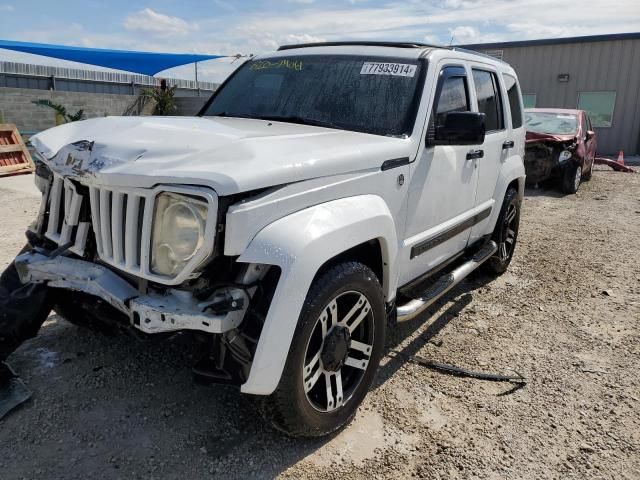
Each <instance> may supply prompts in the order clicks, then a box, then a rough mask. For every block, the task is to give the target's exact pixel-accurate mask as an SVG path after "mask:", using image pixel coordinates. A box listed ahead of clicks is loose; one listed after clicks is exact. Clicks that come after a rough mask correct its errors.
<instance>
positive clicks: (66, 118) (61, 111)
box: [31, 100, 84, 123]
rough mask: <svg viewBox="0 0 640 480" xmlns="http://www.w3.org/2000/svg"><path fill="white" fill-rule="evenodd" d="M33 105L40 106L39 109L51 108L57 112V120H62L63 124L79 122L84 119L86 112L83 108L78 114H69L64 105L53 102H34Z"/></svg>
mask: <svg viewBox="0 0 640 480" xmlns="http://www.w3.org/2000/svg"><path fill="white" fill-rule="evenodd" d="M31 103H33V104H34V105H38V106H39V107H48V108H51V109H52V110H54V111H55V112H56V118H61V119H62V120H63V122H61V123H69V122H77V121H78V120H82V119H83V118H84V110H83V109H82V108H81V109H80V110H78V111H77V112H76V113H69V112H67V109H66V108H65V107H64V106H63V105H59V104H57V103H53V102H52V101H51V100H34V101H33V102H31Z"/></svg>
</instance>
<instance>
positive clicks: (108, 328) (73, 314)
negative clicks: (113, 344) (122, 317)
mask: <svg viewBox="0 0 640 480" xmlns="http://www.w3.org/2000/svg"><path fill="white" fill-rule="evenodd" d="M65 293H67V292H59V293H58V297H59V296H61V295H64V294H65ZM53 309H54V310H55V312H56V313H57V314H58V315H60V316H61V317H62V318H64V319H65V320H66V321H67V322H69V323H71V324H73V325H75V326H77V327H80V328H86V329H88V330H91V331H93V332H99V333H102V334H104V335H109V336H111V335H115V334H116V333H117V332H118V329H117V328H116V326H115V324H114V323H113V322H111V323H107V322H104V321H101V320H100V318H98V317H96V316H93V315H91V314H89V313H88V312H87V311H86V310H84V309H83V308H80V307H77V306H75V305H73V303H71V302H70V301H68V300H63V301H60V299H59V298H58V299H56V304H55V305H54V306H53Z"/></svg>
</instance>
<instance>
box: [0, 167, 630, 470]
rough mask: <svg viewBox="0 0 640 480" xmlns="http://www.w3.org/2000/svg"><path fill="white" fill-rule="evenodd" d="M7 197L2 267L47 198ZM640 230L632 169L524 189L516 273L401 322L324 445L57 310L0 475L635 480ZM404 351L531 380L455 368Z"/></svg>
mask: <svg viewBox="0 0 640 480" xmlns="http://www.w3.org/2000/svg"><path fill="white" fill-rule="evenodd" d="M0 205H2V206H3V208H2V209H1V210H0V225H2V238H1V239H0V241H1V242H2V243H1V245H2V248H0V266H1V267H3V268H4V266H6V264H7V263H8V262H9V261H10V260H11V258H12V257H13V255H14V254H15V253H16V252H17V251H18V250H19V249H20V247H21V246H22V244H23V238H24V237H23V235H22V231H23V230H24V229H25V227H26V226H27V224H28V223H29V222H30V221H31V219H32V218H33V217H34V216H35V212H36V208H37V199H36V198H34V197H31V196H27V195H21V194H17V193H15V192H9V191H7V190H3V189H2V187H1V185H0ZM639 239H640V175H629V174H619V173H613V172H610V171H596V172H595V174H594V178H593V180H592V181H591V182H589V183H585V184H583V185H582V186H581V188H580V191H579V192H578V194H577V195H575V196H562V195H560V194H557V193H555V192H553V191H551V190H545V191H540V190H536V191H533V190H532V191H528V192H527V196H526V198H525V201H524V210H523V217H522V224H521V230H520V238H519V244H518V247H517V251H516V257H515V259H514V261H513V263H512V265H511V268H510V269H509V271H508V272H507V273H506V274H504V275H503V276H502V277H500V278H499V279H497V280H495V281H489V280H488V279H486V278H482V277H480V276H475V277H474V278H471V279H470V280H469V281H467V282H465V283H464V284H463V285H461V287H460V288H458V289H457V290H456V291H455V293H454V294H452V295H449V296H448V297H447V298H446V299H445V300H443V301H441V302H440V303H438V304H437V305H436V306H434V307H433V308H432V309H431V310H430V311H429V312H427V313H428V314H427V315H424V316H423V317H422V318H420V319H416V320H414V321H412V322H410V323H409V324H404V325H402V326H400V327H398V328H397V329H396V330H395V331H394V333H393V336H392V338H390V339H389V351H390V354H389V355H388V356H387V357H386V358H385V360H384V361H383V366H382V367H381V370H380V374H379V376H378V379H377V382H376V386H375V388H374V389H373V391H372V392H371V393H370V394H369V396H368V397H367V399H366V401H365V403H364V404H363V406H362V407H361V408H360V411H359V413H358V415H357V417H356V419H355V420H354V422H353V423H352V424H351V425H350V426H349V427H348V428H346V429H345V430H344V431H342V432H341V433H340V434H338V435H336V436H334V437H333V438H330V439H323V440H314V441H308V440H291V439H287V438H283V437H282V436H280V435H279V434H277V433H275V432H273V431H272V430H271V429H270V428H269V427H268V426H266V425H264V424H263V423H262V421H261V420H260V419H259V418H258V417H257V416H256V414H255V413H254V410H253V408H252V402H251V401H250V399H249V398H247V397H244V396H241V395H240V394H239V393H238V391H237V390H236V389H234V388H230V387H201V386H196V385H194V384H193V383H192V380H191V374H190V370H189V367H188V356H187V349H186V346H185V345H184V344H183V343H182V342H180V341H174V342H170V343H154V344H141V343H139V342H137V341H136V340H134V339H132V338H128V337H116V338H109V337H105V336H102V335H100V334H97V333H93V332H90V331H87V330H83V329H79V328H77V327H74V326H72V325H70V324H69V323H67V322H66V321H65V320H63V319H62V318H60V317H58V316H55V315H52V316H51V317H50V318H49V319H48V321H47V322H46V323H45V325H44V327H43V329H42V331H41V335H40V336H39V337H37V338H35V339H33V340H31V341H29V342H27V343H26V344H25V345H23V346H22V347H21V348H20V349H19V350H18V351H17V352H16V353H15V354H14V355H13V356H12V357H11V363H12V364H13V366H14V367H15V368H16V369H17V370H18V371H19V372H20V373H21V374H22V376H23V378H24V380H25V381H26V382H27V383H28V384H29V386H30V388H31V389H32V390H33V392H34V396H33V400H32V401H31V402H30V403H28V404H27V405H25V406H24V407H23V408H21V409H20V410H17V411H15V412H14V413H12V414H11V415H10V416H8V417H6V418H5V419H4V420H3V421H0V472H1V473H0V477H2V478H3V479H6V480H9V479H14V478H15V479H18V478H28V479H38V478H43V479H54V478H64V479H85V478H105V479H116V478H127V479H130V478H167V479H169V478H176V479H177V478H180V479H183V478H194V479H197V478H205V477H206V478H217V477H220V478H243V479H244V478H268V477H275V476H282V477H285V478H296V479H297V478H343V477H345V476H348V477H349V478H402V477H411V476H414V477H422V478H435V479H438V478H453V479H457V478H460V479H463V478H487V479H498V478H500V479H502V478H518V479H520V478H531V479H534V478H535V479H542V478H562V479H565V478H567V479H584V478H616V479H632V478H633V479H639V478H640V400H639V398H640V381H639V380H638V376H637V372H638V370H640V334H639V330H638V319H639V318H640V296H639V294H640V274H639V272H640V255H639V254H638V248H639V244H638V241H639ZM396 351H400V352H403V354H404V356H396V357H395V358H393V357H394V355H393V352H396ZM406 355H420V356H421V357H425V358H428V359H431V360H436V361H441V362H448V363H454V364H456V365H459V366H462V367H467V368H471V369H474V370H483V371H491V372H498V373H510V369H515V370H517V371H518V372H520V373H521V374H522V375H524V376H525V377H526V378H527V379H528V381H527V384H526V386H524V387H522V388H517V386H514V385H512V384H507V383H494V382H486V381H480V380H474V379H466V378H459V377H453V376H449V375H446V374H442V373H439V372H436V371H432V370H428V369H426V368H424V367H421V366H419V365H416V364H413V363H408V362H407V361H406Z"/></svg>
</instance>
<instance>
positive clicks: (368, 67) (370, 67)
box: [360, 62, 418, 77]
mask: <svg viewBox="0 0 640 480" xmlns="http://www.w3.org/2000/svg"><path fill="white" fill-rule="evenodd" d="M417 69H418V66H417V65H411V64H410V63H382V62H364V64H363V65H362V70H360V75H394V76H396V77H413V76H414V75H415V74H416V70H417Z"/></svg>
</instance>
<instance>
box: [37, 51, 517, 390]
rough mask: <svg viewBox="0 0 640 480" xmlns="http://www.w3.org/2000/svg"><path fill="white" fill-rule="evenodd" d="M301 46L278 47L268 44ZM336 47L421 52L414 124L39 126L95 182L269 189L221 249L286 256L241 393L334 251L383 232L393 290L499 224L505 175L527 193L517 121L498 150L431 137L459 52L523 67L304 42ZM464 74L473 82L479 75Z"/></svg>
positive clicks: (48, 151) (265, 368) (276, 261)
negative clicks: (505, 151)
mask: <svg viewBox="0 0 640 480" xmlns="http://www.w3.org/2000/svg"><path fill="white" fill-rule="evenodd" d="M300 53H301V51H299V50H290V51H282V52H277V53H276V54H274V55H271V56H270V58H274V57H275V58H285V57H290V56H296V55H299V54H300ZM333 53H340V54H354V55H363V54H371V55H375V56H380V55H382V56H388V57H395V58H403V59H407V62H408V63H411V62H414V61H417V60H418V59H419V58H421V57H422V58H426V60H427V61H428V65H429V68H428V70H427V73H426V78H425V87H424V91H423V95H422V98H421V100H420V104H419V107H418V112H417V118H416V123H415V128H414V131H413V132H412V134H411V135H410V136H409V137H408V138H390V137H383V136H378V135H370V134H364V133H357V132H348V131H342V130H334V129H329V128H320V127H315V126H305V125H296V124H289V123H282V122H275V121H274V122H272V121H263V120H253V119H240V118H220V117H212V118H198V117H120V118H115V117H107V118H98V119H92V120H87V121H84V122H75V123H71V124H66V125H62V126H60V127H56V128H54V129H51V130H48V131H46V132H42V133H40V134H38V135H36V136H34V137H32V143H33V144H34V146H35V147H36V148H37V149H38V150H39V152H40V153H41V154H42V155H43V156H44V157H46V158H45V161H46V163H48V164H49V166H50V167H51V168H52V169H53V170H54V171H56V172H59V173H61V174H63V175H65V176H74V177H75V178H77V179H78V180H80V181H81V182H82V183H84V184H86V185H89V186H95V187H97V188H105V187H106V188H112V189H116V190H118V191H119V189H135V190H148V191H151V190H153V189H157V190H156V191H162V190H164V189H169V188H174V187H175V186H178V187H176V188H181V189H188V188H193V187H192V186H198V187H209V188H210V189H213V190H214V191H215V193H212V195H215V198H216V199H217V197H218V196H220V197H223V196H227V195H231V194H236V193H241V192H247V191H252V190H256V189H263V188H266V189H267V190H266V191H264V192H262V193H261V194H260V195H257V196H255V197H253V198H250V199H248V200H246V201H242V202H239V203H238V204H236V205H233V206H232V207H231V208H230V209H229V211H228V214H227V216H226V225H225V227H226V228H225V245H224V252H225V254H226V255H234V256H235V255H239V256H240V257H239V261H240V262H245V263H255V264H266V265H277V266H278V267H280V268H281V270H282V274H281V276H280V281H279V283H278V286H277V288H276V292H275V295H274V298H273V301H272V304H271V306H270V309H269V311H268V314H267V317H266V321H265V326H264V328H263V330H262V334H261V337H260V340H259V343H258V347H257V351H256V354H255V358H254V362H253V365H252V368H251V372H250V375H249V379H248V381H247V382H246V383H245V384H244V385H243V386H242V391H243V392H246V393H254V394H270V393H272V392H273V390H274V389H275V388H276V386H277V384H278V382H279V380H280V376H281V374H282V370H283V367H284V364H285V361H286V357H287V353H288V351H289V346H290V342H291V338H292V336H293V332H294V329H295V326H296V322H297V320H298V317H299V312H300V310H301V307H302V304H303V302H304V299H305V296H306V294H307V292H308V290H309V287H310V285H311V282H312V280H313V278H314V275H315V274H316V272H317V271H318V269H319V268H320V267H321V266H322V264H324V263H325V262H326V261H327V260H329V259H331V258H332V257H334V256H335V255H338V254H340V253H341V252H343V251H345V250H346V249H348V248H351V247H353V246H355V245H358V244H360V243H363V242H365V241H369V240H377V241H379V243H380V245H381V249H382V256H383V262H384V272H383V282H382V283H383V291H384V294H385V299H386V300H387V301H390V300H392V299H394V298H395V294H396V289H397V286H398V285H399V283H403V282H405V281H408V280H410V279H412V278H415V277H416V276H419V275H420V274H422V273H424V272H425V271H426V270H427V269H428V268H430V267H431V266H433V265H434V264H435V263H437V262H439V261H441V260H444V259H445V258H447V257H449V256H451V255H453V254H455V253H457V252H459V251H461V250H462V249H464V248H465V247H466V246H467V244H468V243H469V242H470V241H472V240H474V239H475V238H479V237H480V236H482V235H485V234H488V233H490V232H492V231H493V227H494V225H495V221H496V218H497V216H498V214H499V210H500V209H499V208H498V207H499V206H500V205H501V204H502V199H503V197H504V193H505V191H506V187H507V185H508V184H509V183H510V182H511V181H513V180H514V179H518V181H519V194H520V196H522V194H523V188H524V167H523V165H522V153H523V151H522V148H523V142H524V134H523V131H522V129H520V131H518V132H512V133H514V138H513V140H514V142H515V143H516V148H515V149H512V151H511V152H510V153H509V155H506V156H502V155H501V156H500V158H497V157H495V155H494V153H495V150H496V148H497V147H496V146H495V145H497V143H496V142H497V140H496V141H495V142H494V141H493V140H491V139H488V140H487V142H485V143H486V145H482V146H479V148H485V147H486V148H487V152H486V154H485V157H484V158H483V159H479V160H474V161H471V162H468V161H467V160H466V158H465V157H466V155H465V154H466V152H467V151H468V150H470V149H471V147H435V148H434V147H426V146H425V136H426V132H427V125H428V120H429V115H430V111H431V107H432V103H433V97H434V93H435V89H436V85H437V79H438V73H439V67H440V66H443V65H449V64H456V65H463V66H464V67H465V68H466V69H467V71H468V72H469V73H468V77H470V76H471V74H470V65H471V63H470V62H474V65H480V66H486V67H487V68H490V69H494V70H495V71H496V72H498V73H503V72H504V73H508V74H510V75H512V76H515V73H514V72H513V69H511V68H510V67H509V66H508V65H506V64H504V63H501V62H498V61H496V60H495V59H490V58H483V57H479V56H478V55H474V54H469V53H465V52H461V51H456V50H450V49H432V48H424V49H412V48H406V49H398V48H392V47H376V48H370V47H314V48H308V49H305V50H304V54H305V55H315V54H333ZM394 61H397V60H394ZM499 80H500V82H502V75H499ZM469 87H470V91H471V92H473V83H472V82H471V81H469ZM501 89H502V92H503V96H504V97H505V108H508V107H507V106H506V105H507V102H506V95H505V93H506V92H505V91H504V88H503V86H501ZM471 102H472V104H473V105H472V110H477V106H476V105H475V96H474V95H473V93H472V94H471ZM496 138H497V137H496ZM81 140H87V141H92V142H94V145H93V149H92V150H91V151H90V152H89V151H88V150H83V151H78V149H77V148H75V147H73V146H70V145H69V144H70V143H72V142H78V141H81ZM491 142H493V143H491ZM494 143H495V145H494ZM521 144H522V145H521ZM487 156H490V157H491V158H487ZM494 157H495V158H494ZM399 158H408V159H409V160H410V162H411V163H410V164H409V165H402V166H400V167H397V168H393V169H389V170H386V171H381V170H380V167H381V165H382V163H383V162H384V161H386V160H391V159H399ZM483 162H484V163H486V167H483ZM401 175H402V176H403V179H402V181H400V176H401ZM487 206H493V209H492V212H491V215H490V217H489V218H488V219H486V220H484V221H483V222H481V223H479V224H478V225H477V226H476V227H474V228H473V229H467V230H466V231H464V232H462V233H461V234H459V235H457V236H455V237H453V238H451V239H449V240H448V241H447V242H444V243H443V244H441V245H440V246H438V247H436V248H434V249H433V250H432V251H429V252H428V253H425V254H423V255H421V256H419V257H417V259H414V260H411V259H410V258H409V257H410V251H411V248H412V247H413V246H414V245H415V244H416V243H418V242H420V241H422V240H424V239H428V238H430V237H431V236H434V235H437V234H438V233H439V232H442V231H444V230H445V229H447V228H449V227H450V226H453V225H455V224H456V223H458V222H460V221H464V220H465V219H467V218H470V217H471V216H473V215H475V213H477V212H479V211H481V210H482V209H484V208H486V207H487ZM145 228H146V227H145ZM211 242H213V240H211ZM207 255H208V253H207ZM202 260H203V261H206V259H202ZM107 261H108V256H107ZM114 266H116V267H118V268H121V267H119V266H117V265H114ZM196 272H197V271H196ZM190 273H191V272H188V273H187V274H190ZM136 275H138V276H144V272H143V273H140V272H136ZM147 278H148V277H147ZM181 280H182V278H181Z"/></svg>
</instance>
